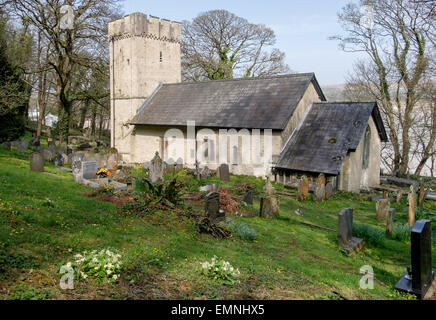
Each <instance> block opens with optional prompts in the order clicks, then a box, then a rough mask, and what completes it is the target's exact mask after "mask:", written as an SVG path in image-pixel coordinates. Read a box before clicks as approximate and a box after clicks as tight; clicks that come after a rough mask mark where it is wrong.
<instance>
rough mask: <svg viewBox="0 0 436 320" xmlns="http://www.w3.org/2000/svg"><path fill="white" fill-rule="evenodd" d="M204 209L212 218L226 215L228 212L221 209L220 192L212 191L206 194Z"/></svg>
mask: <svg viewBox="0 0 436 320" xmlns="http://www.w3.org/2000/svg"><path fill="white" fill-rule="evenodd" d="M204 211H205V213H206V216H207V217H208V218H209V219H211V220H215V219H217V218H220V217H225V215H226V213H225V212H224V211H223V210H220V194H219V193H218V192H211V193H209V194H208V195H207V196H206V204H205V207H204Z"/></svg>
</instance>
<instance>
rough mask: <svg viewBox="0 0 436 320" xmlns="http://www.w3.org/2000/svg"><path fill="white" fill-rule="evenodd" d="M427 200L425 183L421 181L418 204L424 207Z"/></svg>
mask: <svg viewBox="0 0 436 320" xmlns="http://www.w3.org/2000/svg"><path fill="white" fill-rule="evenodd" d="M424 201H425V185H424V182H423V181H421V182H420V183H419V192H418V206H419V207H420V208H422V207H423V206H424Z"/></svg>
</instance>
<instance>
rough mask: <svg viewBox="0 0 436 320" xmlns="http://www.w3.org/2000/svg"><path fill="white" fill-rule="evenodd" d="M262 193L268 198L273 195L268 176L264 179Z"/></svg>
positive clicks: (273, 190) (273, 191)
mask: <svg viewBox="0 0 436 320" xmlns="http://www.w3.org/2000/svg"><path fill="white" fill-rule="evenodd" d="M263 192H264V193H265V194H266V195H268V196H271V195H273V194H274V193H275V189H274V187H273V185H272V183H271V179H270V177H269V176H268V177H266V183H265V186H264V187H263Z"/></svg>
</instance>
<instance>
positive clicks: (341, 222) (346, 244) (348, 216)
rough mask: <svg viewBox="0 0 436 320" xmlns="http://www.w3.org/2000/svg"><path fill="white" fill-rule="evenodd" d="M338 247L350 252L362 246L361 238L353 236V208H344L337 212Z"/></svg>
mask: <svg viewBox="0 0 436 320" xmlns="http://www.w3.org/2000/svg"><path fill="white" fill-rule="evenodd" d="M338 245H339V248H340V249H342V250H345V251H346V252H348V253H350V252H353V251H358V250H359V249H361V248H362V246H363V240H362V239H359V238H355V237H353V209H352V208H346V209H343V210H342V211H341V212H339V218H338Z"/></svg>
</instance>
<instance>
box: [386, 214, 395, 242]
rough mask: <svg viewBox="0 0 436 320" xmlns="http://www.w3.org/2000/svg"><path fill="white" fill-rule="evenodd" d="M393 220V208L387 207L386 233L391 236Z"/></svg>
mask: <svg viewBox="0 0 436 320" xmlns="http://www.w3.org/2000/svg"><path fill="white" fill-rule="evenodd" d="M394 221H395V209H393V208H392V209H389V212H388V216H387V218H386V235H387V236H389V237H391V236H392V231H393V230H394Z"/></svg>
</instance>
